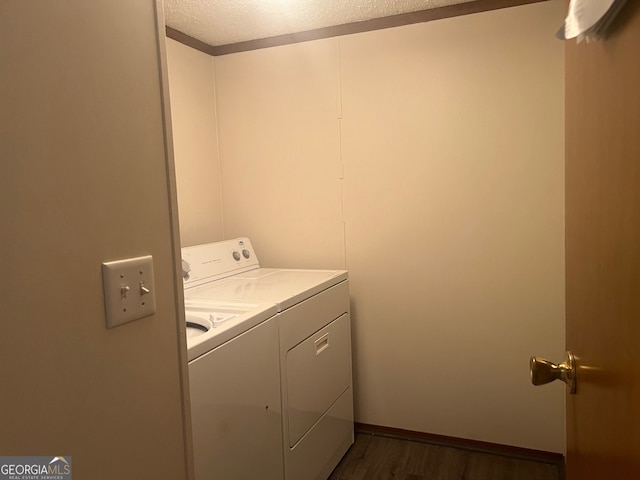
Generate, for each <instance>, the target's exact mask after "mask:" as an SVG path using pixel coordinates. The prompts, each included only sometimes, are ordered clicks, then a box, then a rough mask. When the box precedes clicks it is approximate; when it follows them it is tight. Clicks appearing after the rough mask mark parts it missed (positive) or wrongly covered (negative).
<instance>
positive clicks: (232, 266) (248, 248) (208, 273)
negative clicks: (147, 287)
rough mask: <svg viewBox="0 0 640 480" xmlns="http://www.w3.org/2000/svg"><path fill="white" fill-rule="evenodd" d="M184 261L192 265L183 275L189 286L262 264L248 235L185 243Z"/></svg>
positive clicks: (185, 283)
mask: <svg viewBox="0 0 640 480" xmlns="http://www.w3.org/2000/svg"><path fill="white" fill-rule="evenodd" d="M182 262H183V265H185V264H187V265H188V266H189V268H190V270H189V274H188V276H187V277H185V276H184V275H183V278H184V286H185V288H189V287H190V286H197V285H200V284H202V283H204V282H206V281H211V280H218V279H220V278H224V277H228V276H230V275H235V274H237V273H241V272H244V271H247V270H252V269H254V268H258V267H259V266H260V264H259V262H258V257H257V256H256V253H255V251H254V250H253V246H252V245H251V242H250V241H249V239H248V238H246V237H242V238H235V239H233V240H224V241H221V242H215V243H205V244H202V245H194V246H192V247H184V248H183V249H182ZM183 270H184V266H183Z"/></svg>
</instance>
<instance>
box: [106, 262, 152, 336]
mask: <svg viewBox="0 0 640 480" xmlns="http://www.w3.org/2000/svg"><path fill="white" fill-rule="evenodd" d="M102 281H103V284H104V304H105V310H106V314H107V328H113V327H117V326H118V325H122V324H123V323H127V322H131V321H132V320H137V319H139V318H144V317H147V316H149V315H153V314H154V313H155V311H156V298H155V282H154V280H153V257H152V256H151V255H146V256H144V257H136V258H127V259H125V260H116V261H114V262H105V263H103V264H102Z"/></svg>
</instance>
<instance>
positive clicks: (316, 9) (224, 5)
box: [164, 0, 473, 46]
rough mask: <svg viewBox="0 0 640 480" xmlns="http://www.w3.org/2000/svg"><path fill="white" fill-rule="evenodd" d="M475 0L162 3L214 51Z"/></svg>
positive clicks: (172, 20) (171, 19) (176, 22)
mask: <svg viewBox="0 0 640 480" xmlns="http://www.w3.org/2000/svg"><path fill="white" fill-rule="evenodd" d="M470 1H473V0H164V10H165V17H166V24H167V26H169V27H171V28H174V29H176V30H179V31H180V32H182V33H185V34H187V35H189V36H190V37H193V38H197V39H198V40H200V41H202V42H204V43H207V44H209V45H212V46H218V45H228V44H233V43H238V42H244V41H247V40H256V39H259V38H268V37H274V36H276V35H283V34H287V33H296V32H303V31H307V30H314V29H317V28H323V27H330V26H335V25H342V24H345V23H352V22H359V21H363V20H370V19H373V18H381V17H388V16H391V15H398V14H401V13H409V12H417V11H420V10H427V9H430V8H437V7H443V6H447V5H454V4H458V3H467V2H470Z"/></svg>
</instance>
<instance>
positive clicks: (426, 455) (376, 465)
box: [329, 433, 563, 480]
mask: <svg viewBox="0 0 640 480" xmlns="http://www.w3.org/2000/svg"><path fill="white" fill-rule="evenodd" d="M391 479H392V480H562V479H563V473H562V472H561V468H560V466H558V465H554V464H548V463H540V462H534V461H530V460H520V459H514V458H508V457H504V456H500V455H493V454H488V453H480V452H474V451H470V450H462V449H457V448H451V447H443V446H439V445H432V444H429V443H423V442H416V441H411V440H403V439H398V438H390V437H384V436H378V435H371V434H367V433H356V439H355V443H354V444H353V446H352V447H351V449H350V450H349V451H348V452H347V454H346V455H345V457H344V458H343V459H342V461H341V462H340V463H339V464H338V466H337V467H336V469H335V470H334V471H333V473H332V474H331V476H330V477H329V480H391Z"/></svg>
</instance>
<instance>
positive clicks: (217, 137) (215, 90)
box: [211, 56, 226, 239]
mask: <svg viewBox="0 0 640 480" xmlns="http://www.w3.org/2000/svg"><path fill="white" fill-rule="evenodd" d="M211 70H212V72H211V73H212V78H211V80H212V82H213V105H212V106H211V107H212V108H213V119H214V122H215V124H216V131H215V141H216V154H217V155H218V186H219V189H218V191H219V192H220V193H219V196H218V202H219V203H218V206H219V207H220V222H221V225H220V228H221V230H222V232H221V233H222V239H225V238H226V231H225V227H226V223H225V220H224V191H223V188H224V186H223V182H222V173H223V172H222V154H221V153H220V121H219V118H218V103H219V102H218V81H217V79H216V57H213V56H212V57H211Z"/></svg>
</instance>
